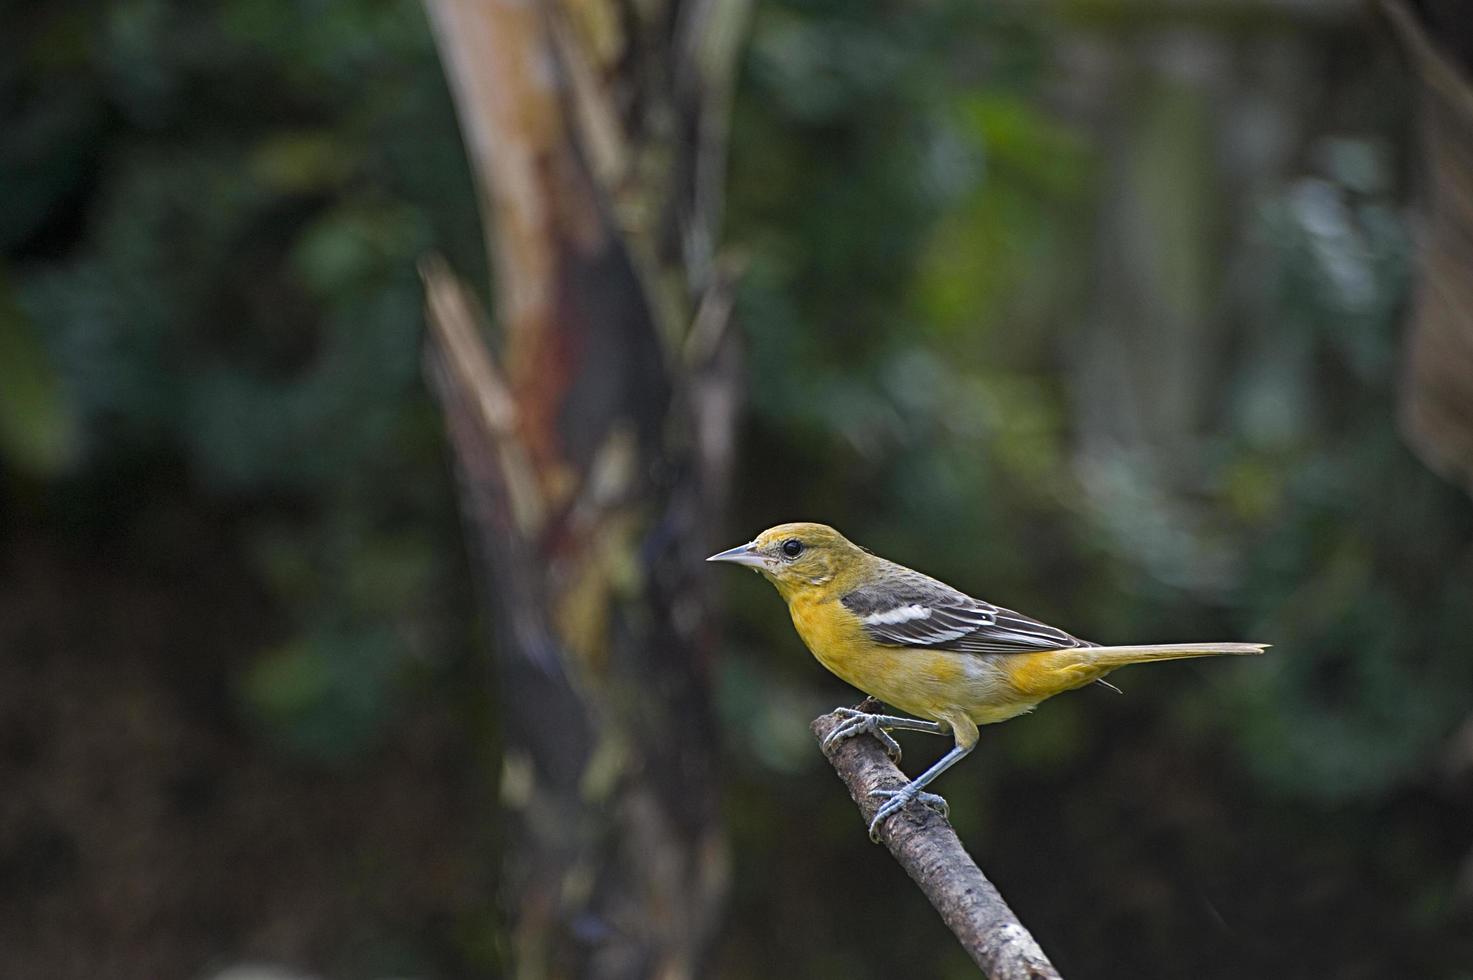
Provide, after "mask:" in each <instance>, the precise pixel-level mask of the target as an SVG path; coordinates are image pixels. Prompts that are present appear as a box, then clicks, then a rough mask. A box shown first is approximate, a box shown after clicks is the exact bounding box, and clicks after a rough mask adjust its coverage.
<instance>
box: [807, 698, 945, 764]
mask: <svg viewBox="0 0 1473 980" xmlns="http://www.w3.org/2000/svg"><path fill="white" fill-rule="evenodd" d="M834 713H835V714H837V715H839V716H840V717H842V718H843V719H844V722H843V724H841V725H840V726H839V727H838V728H835V729H834V730H833V731H832V732H830V733H829V736H828V738H826V739H824V740H823V747H824V748H825V749H827V748H829V747H831V746H832V745H833V744H834V743H836V742H842V741H843V740H844V739H846V738H853V737H854V736H856V735H863V734H865V733H869V734H870V735H873V736H874V737H875V738H877V739H879V740H880V743H881V744H882V745H884V746H885V751H886V752H888V753H889V754H890V758H891V759H893V760H894V761H895V762H899V761H900V743H899V742H897V741H895V739H894V738H893V737H891V735H890V730H891V729H894V730H897V731H905V732H926V733H928V734H931V735H945V734H946V733H947V731H948V729H947V727H946V726H945V725H943V724H941V723H940V722H939V721H922V720H921V719H919V718H904V717H902V716H900V715H872V714H869V713H868V712H864V711H859V710H858V709H856V708H835V709H834Z"/></svg>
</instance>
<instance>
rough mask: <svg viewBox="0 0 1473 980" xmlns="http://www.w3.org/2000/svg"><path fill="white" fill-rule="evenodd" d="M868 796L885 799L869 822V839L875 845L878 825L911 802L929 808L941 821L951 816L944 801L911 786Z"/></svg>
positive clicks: (878, 829) (878, 839)
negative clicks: (938, 815)
mask: <svg viewBox="0 0 1473 980" xmlns="http://www.w3.org/2000/svg"><path fill="white" fill-rule="evenodd" d="M869 795H870V796H880V797H887V799H886V800H885V803H884V805H883V806H881V807H880V808H879V809H878V810H876V811H875V818H874V819H873V820H871V821H870V822H869V839H870V840H872V841H874V842H875V843H876V844H878V843H879V842H880V825H881V824H883V823H884V822H885V821H886V820H888V819H890V817H891V816H892V815H894V814H895V813H897V812H899V811H900V810H902V809H904V808H905V806H906V804H908V803H910V802H911V801H912V800H914V801H915V802H917V803H919V804H921V805H922V806H925V807H930V808H931V809H932V810H935V811H936V812H937V813H939V814H941V819H943V820H946V819H949V818H950V816H951V807H950V806H948V805H947V803H946V801H945V800H944V799H942V798H941V797H939V796H937V795H936V794H935V793H923V792H920V791H918V790H916V789H914V788H913V787H912V786H905V787H902V788H901V789H876V790H871V791H870V794H869Z"/></svg>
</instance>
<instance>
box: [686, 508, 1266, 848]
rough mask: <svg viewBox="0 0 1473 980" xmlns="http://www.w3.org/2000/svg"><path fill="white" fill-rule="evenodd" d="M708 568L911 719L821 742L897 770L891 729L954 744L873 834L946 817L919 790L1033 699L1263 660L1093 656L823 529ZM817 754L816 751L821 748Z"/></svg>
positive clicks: (747, 550) (1213, 649) (771, 538)
mask: <svg viewBox="0 0 1473 980" xmlns="http://www.w3.org/2000/svg"><path fill="white" fill-rule="evenodd" d="M706 560H707V561H725V562H733V563H735V564H738V565H748V566H751V567H752V568H755V569H756V570H757V571H758V572H760V573H761V574H762V576H763V577H764V578H766V579H767V580H768V581H769V582H771V583H772V584H773V585H774V586H776V587H777V591H778V593H779V594H780V595H781V596H782V597H783V600H784V601H785V602H786V603H787V604H788V612H789V613H790V614H792V617H793V625H794V626H795V627H797V629H798V635H799V636H801V637H802V638H803V642H804V643H806V644H807V645H808V649H809V650H811V651H812V652H813V655H814V656H815V657H817V658H818V662H819V663H821V664H823V665H824V666H825V667H827V668H828V669H829V670H830V671H832V672H833V673H835V674H837V675H838V676H839V677H840V678H842V679H843V680H845V681H847V682H848V683H850V684H853V685H854V686H855V687H857V688H859V689H860V690H861V691H864V692H865V693H866V694H870V695H872V696H874V697H875V698H878V699H879V700H881V701H884V702H885V703H886V704H890V705H894V706H895V707H896V708H899V709H900V710H901V711H905V712H909V713H910V714H912V715H919V716H920V717H919V718H905V717H901V716H899V715H882V714H867V713H865V712H862V711H857V710H854V709H852V708H841V709H839V711H840V713H841V714H843V715H844V717H845V719H846V721H845V723H844V725H843V726H842V727H840V728H838V729H836V730H835V731H834V733H833V734H832V735H830V736H829V739H828V741H829V742H833V741H838V740H839V739H844V738H852V737H854V736H856V735H860V734H864V733H866V732H868V733H869V734H872V735H874V736H875V737H876V738H878V739H879V740H880V741H881V742H883V743H884V745H885V747H886V749H887V751H889V752H890V754H891V756H892V757H894V758H895V759H896V760H897V761H898V760H899V756H900V746H899V745H898V744H897V743H896V741H895V739H894V738H892V737H891V736H890V734H889V733H890V731H892V730H903V731H916V732H930V733H931V734H935V735H946V734H950V735H951V736H952V737H953V738H954V739H955V746H954V747H953V748H952V750H951V751H950V752H948V753H946V755H944V756H942V757H941V759H940V760H939V761H938V762H937V763H936V764H935V765H934V766H932V767H931V768H929V769H927V770H926V771H925V772H923V773H921V775H920V776H918V777H916V778H915V779H914V780H913V781H912V782H911V783H909V784H908V785H907V786H906V787H905V788H904V789H900V790H878V791H876V795H880V796H886V797H888V798H889V799H888V800H887V802H886V803H885V804H884V805H883V806H881V807H880V810H879V812H878V813H876V814H875V818H874V820H873V821H872V822H871V823H870V828H869V830H870V837H871V838H873V839H875V840H878V839H879V837H878V832H879V828H880V826H881V824H883V823H884V822H885V820H886V819H888V818H889V817H890V815H891V814H893V813H895V812H896V811H897V810H899V809H901V808H902V807H904V806H905V805H906V804H908V803H910V802H911V801H912V800H919V801H920V802H922V803H924V804H926V805H929V806H933V807H936V808H938V809H940V810H941V811H942V812H943V813H944V812H945V807H946V801H945V800H943V799H941V798H940V797H939V796H936V795H935V794H932V793H923V792H921V790H922V789H924V788H925V787H926V786H928V785H930V783H931V782H932V781H933V780H934V779H935V778H936V777H937V776H939V775H941V774H942V773H943V772H945V771H946V770H947V769H949V768H951V767H952V766H953V765H955V764H956V763H957V762H959V761H960V760H961V759H962V758H963V757H964V756H965V755H966V754H967V753H968V752H971V751H972V749H973V747H975V746H976V744H977V726H978V725H990V724H993V723H995V722H999V721H1007V720H1008V719H1009V718H1015V717H1017V716H1018V715H1021V714H1024V713H1026V712H1029V711H1032V710H1033V709H1034V707H1036V706H1037V705H1038V703H1039V702H1040V701H1043V700H1044V699H1046V698H1051V697H1053V696H1054V695H1055V694H1060V693H1062V692H1064V691H1072V690H1074V689H1075V688H1077V687H1083V686H1084V685H1085V684H1089V683H1091V682H1094V681H1099V682H1101V683H1104V681H1103V678H1104V676H1105V675H1106V674H1108V673H1109V672H1110V671H1112V670H1114V669H1115V668H1116V667H1123V666H1125V665H1126V664H1137V663H1146V662H1147V661H1151V660H1179V659H1183V658H1186V657H1216V656H1223V655H1234V654H1237V655H1242V654H1257V653H1262V652H1263V651H1264V649H1265V648H1266V644H1262V643H1181V644H1149V645H1144V646H1115V647H1104V646H1099V645H1098V644H1094V643H1090V642H1088V641H1086V640H1081V639H1079V638H1077V637H1074V636H1070V635H1069V634H1068V633H1065V632H1064V631H1063V630H1061V629H1057V628H1055V627H1053V626H1048V625H1045V624H1044V623H1041V622H1039V621H1038V620H1036V619H1032V618H1030V617H1028V616H1024V615H1023V614H1022V613H1016V612H1013V611H1012V610H1011V609H1003V608H1002V607H1000V606H994V605H992V604H991V603H990V602H983V601H982V600H981V599H974V598H972V597H971V596H969V595H967V594H965V593H963V592H958V591H957V590H956V589H953V588H952V587H951V586H949V585H947V584H946V583H944V582H940V581H937V580H936V579H934V578H931V577H930V576H929V575H923V574H921V573H920V572H917V571H914V570H913V569H909V568H906V567H905V566H904V565H898V564H896V563H895V562H893V561H886V560H885V559H884V558H880V557H879V556H877V555H874V554H871V553H870V552H869V551H866V550H865V549H864V548H861V547H860V546H859V545H856V544H854V543H852V542H851V541H849V540H848V539H847V538H845V537H844V536H843V535H842V534H840V533H839V532H838V531H835V530H834V529H833V528H831V527H828V526H827V525H824V524H806V523H799V524H779V525H778V526H777V527H773V528H768V529H767V530H766V531H763V532H762V533H761V534H759V535H757V537H756V538H754V539H753V540H751V541H749V542H747V543H746V544H744V545H740V546H738V547H736V548H732V549H730V550H728V551H723V552H721V553H720V554H715V555H712V556H711V557H710V558H708V559H706ZM826 745H827V743H826Z"/></svg>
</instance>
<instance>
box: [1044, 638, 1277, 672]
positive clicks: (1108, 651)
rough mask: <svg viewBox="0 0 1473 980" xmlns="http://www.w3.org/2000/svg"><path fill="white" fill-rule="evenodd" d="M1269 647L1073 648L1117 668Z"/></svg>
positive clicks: (1250, 653)
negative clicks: (1154, 661) (1153, 661)
mask: <svg viewBox="0 0 1473 980" xmlns="http://www.w3.org/2000/svg"><path fill="white" fill-rule="evenodd" d="M1266 649H1268V644H1267V643H1149V644H1146V645H1143V646H1128V647H1086V648H1085V649H1083V650H1070V651H1069V653H1073V654H1082V655H1083V656H1082V657H1080V659H1081V660H1083V661H1085V662H1086V663H1088V664H1090V665H1092V666H1095V667H1104V668H1107V669H1109V668H1115V667H1124V666H1125V665H1126V664H1144V663H1149V662H1150V661H1152V660H1185V659H1187V658H1189V657H1245V656H1254V655H1256V654H1260V653H1262V652H1263V651H1264V650H1266Z"/></svg>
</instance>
